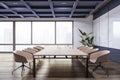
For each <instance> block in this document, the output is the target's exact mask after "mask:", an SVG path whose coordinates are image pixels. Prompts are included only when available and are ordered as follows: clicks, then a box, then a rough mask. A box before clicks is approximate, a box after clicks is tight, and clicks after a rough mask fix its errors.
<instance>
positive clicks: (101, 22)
mask: <svg viewBox="0 0 120 80" xmlns="http://www.w3.org/2000/svg"><path fill="white" fill-rule="evenodd" d="M119 11H120V6H117V7H115V8H114V9H112V10H111V11H109V12H107V13H106V14H104V15H102V16H100V17H99V18H97V19H95V20H94V21H93V30H94V36H95V41H94V42H95V45H98V46H104V47H111V48H117V49H120V44H119V41H120V28H119V27H118V30H119V31H117V29H116V31H115V29H114V28H117V27H116V26H115V25H114V22H120V13H119ZM117 26H120V24H119V25H117ZM116 32H118V33H117V35H119V36H117V37H115V36H116V34H115V33H116Z"/></svg>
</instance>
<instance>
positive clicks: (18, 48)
mask: <svg viewBox="0 0 120 80" xmlns="http://www.w3.org/2000/svg"><path fill="white" fill-rule="evenodd" d="M25 48H33V45H16V50H24V49H25Z"/></svg>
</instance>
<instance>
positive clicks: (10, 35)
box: [0, 21, 73, 52]
mask: <svg viewBox="0 0 120 80" xmlns="http://www.w3.org/2000/svg"><path fill="white" fill-rule="evenodd" d="M72 31H73V28H72V21H13V22H0V52H8V51H13V49H15V50H22V49H25V48H27V47H33V46H35V45H44V46H48V45H49V47H51V46H57V47H59V46H68V45H69V46H70V45H72V37H73V32H72Z"/></svg>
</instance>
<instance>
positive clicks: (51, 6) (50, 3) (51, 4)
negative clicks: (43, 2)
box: [48, 0, 55, 18]
mask: <svg viewBox="0 0 120 80" xmlns="http://www.w3.org/2000/svg"><path fill="white" fill-rule="evenodd" d="M48 2H49V5H50V9H51V11H52V15H53V18H55V12H54V8H53V3H52V1H51V0H48Z"/></svg>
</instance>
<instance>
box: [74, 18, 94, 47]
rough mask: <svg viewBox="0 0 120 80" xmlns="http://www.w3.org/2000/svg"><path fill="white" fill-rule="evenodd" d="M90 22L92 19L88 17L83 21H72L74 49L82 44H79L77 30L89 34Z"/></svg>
mask: <svg viewBox="0 0 120 80" xmlns="http://www.w3.org/2000/svg"><path fill="white" fill-rule="evenodd" d="M92 21H93V17H92V16H89V17H88V18H85V19H78V20H74V47H79V46H81V45H82V44H80V42H79V41H80V40H81V38H80V32H79V31H78V28H79V29H81V30H82V31H84V32H87V33H90V32H92V26H93V25H92Z"/></svg>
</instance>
